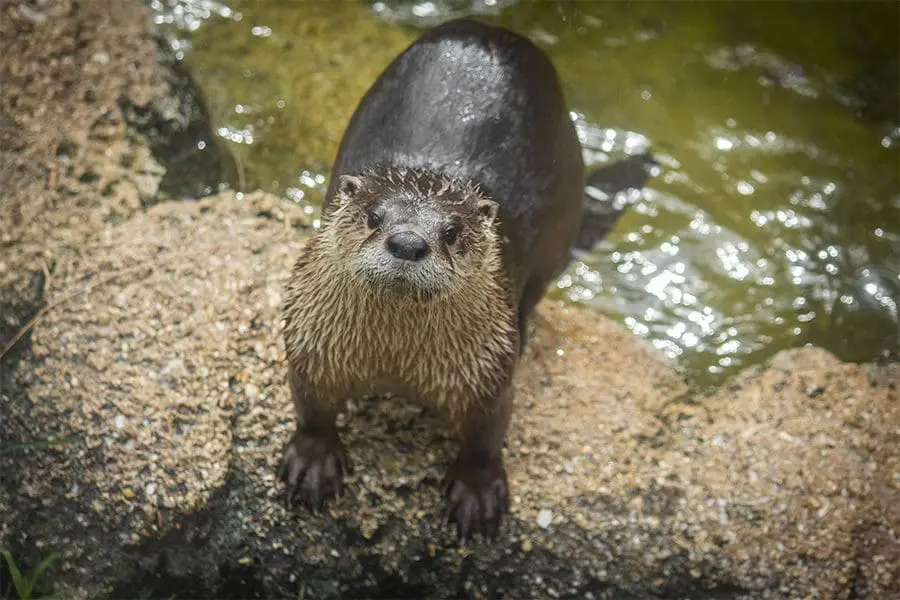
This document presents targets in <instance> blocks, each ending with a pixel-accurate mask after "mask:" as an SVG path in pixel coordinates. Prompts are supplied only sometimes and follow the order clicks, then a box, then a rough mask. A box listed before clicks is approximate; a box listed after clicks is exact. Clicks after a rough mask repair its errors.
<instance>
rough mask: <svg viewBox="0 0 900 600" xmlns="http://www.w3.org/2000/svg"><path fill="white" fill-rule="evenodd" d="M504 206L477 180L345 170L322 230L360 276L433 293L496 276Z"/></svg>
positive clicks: (408, 291)
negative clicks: (466, 181)
mask: <svg viewBox="0 0 900 600" xmlns="http://www.w3.org/2000/svg"><path fill="white" fill-rule="evenodd" d="M497 210H498V205H497V203H496V202H494V201H493V200H490V199H488V198H485V197H483V196H482V195H480V194H479V193H478V191H477V189H476V188H475V187H473V186H471V185H467V184H463V183H457V182H454V181H451V180H448V179H443V178H440V177H438V176H436V175H433V174H430V173H427V172H421V171H413V170H394V169H383V170H379V171H366V172H363V173H361V174H358V175H342V176H340V179H339V180H338V182H337V186H336V193H335V197H334V201H333V204H332V207H331V210H330V211H328V214H326V215H324V218H323V234H324V238H325V240H326V241H327V243H326V246H327V247H328V248H329V249H330V251H332V252H336V253H337V254H339V255H341V259H342V262H343V264H344V265H345V266H347V267H348V269H349V271H350V273H351V276H353V277H356V278H359V280H360V283H363V284H366V285H370V286H379V287H382V288H383V289H385V290H386V291H389V292H393V293H399V294H404V295H409V296H411V297H413V298H416V299H419V300H427V299H430V298H434V297H438V296H445V295H448V294H453V293H454V292H458V291H464V290H465V289H466V287H467V285H468V286H471V285H472V283H473V282H474V280H473V278H477V277H478V276H479V275H487V276H490V274H489V270H490V268H491V266H492V265H496V264H497V262H496V261H497V256H498V254H497V252H498V250H497V239H498V237H497V233H496V230H495V228H494V222H495V219H496V217H497Z"/></svg>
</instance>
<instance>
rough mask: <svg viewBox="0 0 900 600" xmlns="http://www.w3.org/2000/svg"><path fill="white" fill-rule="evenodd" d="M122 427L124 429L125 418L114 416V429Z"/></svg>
mask: <svg viewBox="0 0 900 600" xmlns="http://www.w3.org/2000/svg"><path fill="white" fill-rule="evenodd" d="M123 427H125V416H124V415H116V429H122V428H123Z"/></svg>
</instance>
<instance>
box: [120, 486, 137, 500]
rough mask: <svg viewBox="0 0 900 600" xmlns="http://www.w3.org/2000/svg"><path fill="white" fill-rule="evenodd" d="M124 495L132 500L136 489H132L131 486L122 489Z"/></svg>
mask: <svg viewBox="0 0 900 600" xmlns="http://www.w3.org/2000/svg"><path fill="white" fill-rule="evenodd" d="M122 495H123V496H124V497H125V498H126V499H127V500H131V499H132V498H134V490H132V489H131V488H125V489H123V490H122Z"/></svg>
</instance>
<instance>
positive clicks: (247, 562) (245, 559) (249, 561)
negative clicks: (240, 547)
mask: <svg viewBox="0 0 900 600" xmlns="http://www.w3.org/2000/svg"><path fill="white" fill-rule="evenodd" d="M238 563H239V564H241V565H244V566H246V565H252V564H253V559H252V558H250V557H249V556H242V557H240V558H239V559H238Z"/></svg>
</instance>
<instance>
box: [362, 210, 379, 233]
mask: <svg viewBox="0 0 900 600" xmlns="http://www.w3.org/2000/svg"><path fill="white" fill-rule="evenodd" d="M379 225H381V215H379V214H378V213H376V212H370V213H369V216H367V217H366V226H367V227H368V228H369V229H375V228H376V227H378V226H379Z"/></svg>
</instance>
